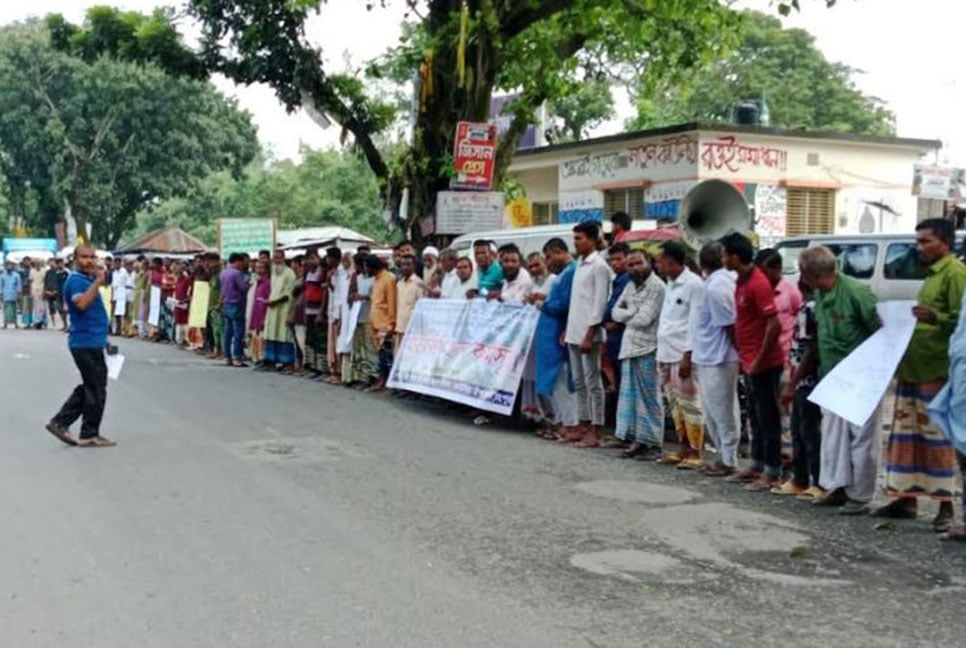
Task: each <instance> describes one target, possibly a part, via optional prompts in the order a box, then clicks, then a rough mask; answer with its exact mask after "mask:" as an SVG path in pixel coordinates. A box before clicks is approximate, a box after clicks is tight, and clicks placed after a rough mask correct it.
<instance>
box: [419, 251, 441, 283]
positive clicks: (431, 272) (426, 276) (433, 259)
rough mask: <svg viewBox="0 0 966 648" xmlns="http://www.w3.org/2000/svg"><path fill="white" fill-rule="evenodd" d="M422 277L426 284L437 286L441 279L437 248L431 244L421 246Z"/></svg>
mask: <svg viewBox="0 0 966 648" xmlns="http://www.w3.org/2000/svg"><path fill="white" fill-rule="evenodd" d="M422 277H423V281H424V282H425V283H426V285H428V286H438V285H439V284H440V282H442V280H443V278H442V276H440V267H439V250H438V249H437V248H435V247H434V246H432V245H427V246H426V247H424V248H423V272H422Z"/></svg>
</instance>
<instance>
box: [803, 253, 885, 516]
mask: <svg viewBox="0 0 966 648" xmlns="http://www.w3.org/2000/svg"><path fill="white" fill-rule="evenodd" d="M798 263H799V268H800V270H801V273H802V280H803V281H805V283H806V284H808V285H809V286H811V287H812V288H813V289H814V290H815V291H816V294H815V320H816V323H817V325H818V362H819V377H820V378H824V377H825V376H826V375H827V374H828V373H829V372H830V371H831V370H832V369H833V368H834V367H835V366H836V365H837V364H838V363H839V362H841V361H842V360H844V359H845V358H846V357H847V356H848V355H849V354H850V353H852V352H853V351H854V350H855V349H857V348H858V347H859V346H860V345H861V344H862V343H863V342H865V341H866V340H867V339H868V338H870V337H871V336H872V334H873V333H875V332H876V331H877V330H878V328H879V315H878V313H877V312H876V299H875V295H873V294H872V291H871V290H869V288H868V287H867V286H864V285H862V284H861V283H859V282H858V281H856V280H855V279H853V278H852V277H849V276H846V275H844V274H842V273H841V272H839V270H838V262H837V259H836V258H835V255H834V254H832V251H831V250H829V249H828V248H826V247H821V246H819V247H814V248H809V249H808V250H805V251H804V252H802V254H801V256H800V257H799V261H798ZM878 427H879V411H878V407H877V408H876V410H875V411H874V412H873V414H872V416H870V417H869V419H868V420H867V421H866V422H865V424H864V425H856V424H854V423H850V422H849V421H848V420H846V419H845V418H843V417H841V416H839V415H838V414H835V413H834V412H832V411H830V410H827V409H823V411H822V449H821V468H820V470H819V474H820V475H821V484H820V485H821V487H822V488H823V489H825V491H826V494H825V495H823V496H821V497H818V498H816V499H815V500H813V504H816V505H818V506H844V508H843V509H842V513H843V514H845V515H860V514H862V513H866V512H867V511H868V505H869V502H870V501H871V500H872V497H873V496H874V495H875V475H876V470H877V461H876V458H877V456H878V448H877V447H876V430H877V429H878Z"/></svg>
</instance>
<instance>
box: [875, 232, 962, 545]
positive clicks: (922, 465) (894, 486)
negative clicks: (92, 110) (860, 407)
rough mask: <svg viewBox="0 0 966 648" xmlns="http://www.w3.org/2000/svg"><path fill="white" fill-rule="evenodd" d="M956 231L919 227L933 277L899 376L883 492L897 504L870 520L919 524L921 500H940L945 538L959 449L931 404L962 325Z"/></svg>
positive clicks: (936, 522) (937, 526)
mask: <svg viewBox="0 0 966 648" xmlns="http://www.w3.org/2000/svg"><path fill="white" fill-rule="evenodd" d="M955 240H956V232H955V230H954V229H953V225H952V223H950V222H949V221H947V220H943V219H941V218H933V219H929V220H925V221H923V222H921V223H919V225H918V226H917V227H916V246H917V247H918V249H919V257H920V259H921V260H922V261H923V264H924V265H926V266H928V268H929V271H928V274H927V276H926V281H925V283H923V285H922V288H921V289H920V290H919V298H918V302H919V303H918V304H916V306H915V307H913V309H912V313H913V315H914V316H915V318H916V328H915V332H914V333H913V334H912V341H911V342H909V348H908V349H907V350H906V354H905V356H904V357H903V359H902V362H901V363H899V369H898V371H897V372H896V404H895V418H894V422H893V426H892V432H891V434H890V435H889V449H888V451H887V459H886V461H887V463H886V494H887V495H888V496H889V497H892V498H895V499H894V500H893V501H892V503H890V504H889V505H887V506H884V507H882V508H880V509H877V510H876V511H875V512H873V515H875V516H877V517H890V518H914V517H916V513H917V510H918V498H919V497H929V498H932V499H933V500H935V501H937V502H939V513H938V514H937V515H936V517H935V519H933V521H932V526H933V530H934V531H936V532H937V533H945V532H946V531H948V530H949V529H950V527H951V526H952V522H953V500H954V499H955V497H956V496H957V495H958V494H959V493H958V484H957V483H956V450H955V449H954V448H953V446H952V444H951V443H950V442H949V440H948V439H947V438H946V437H945V435H943V433H942V431H940V430H939V428H937V427H936V425H935V424H934V423H933V422H932V421H931V420H930V418H929V414H928V412H927V411H926V408H927V406H928V405H929V402H930V401H931V400H932V399H933V397H934V396H935V395H936V394H937V393H938V392H939V390H940V389H942V387H943V385H945V384H946V379H947V378H948V377H949V338H950V337H951V336H952V334H953V330H954V329H955V328H956V323H957V322H958V320H959V307H960V304H961V303H962V300H963V292H964V288H966V267H964V266H963V263H962V262H961V261H960V260H959V259H957V258H956V256H955V255H954V254H953V253H952V248H953V245H954V244H955Z"/></svg>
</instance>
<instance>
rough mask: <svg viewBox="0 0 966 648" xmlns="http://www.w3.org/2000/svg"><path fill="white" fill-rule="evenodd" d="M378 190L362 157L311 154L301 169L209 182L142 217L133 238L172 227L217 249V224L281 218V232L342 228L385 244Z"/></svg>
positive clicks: (277, 166)
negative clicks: (252, 219) (234, 219)
mask: <svg viewBox="0 0 966 648" xmlns="http://www.w3.org/2000/svg"><path fill="white" fill-rule="evenodd" d="M380 205H381V201H380V200H379V186H378V184H377V183H376V179H375V177H374V176H373V174H372V171H370V170H369V169H368V168H367V167H366V165H365V162H363V161H362V160H360V159H359V158H358V157H357V156H355V155H352V154H347V153H339V152H336V151H307V152H305V155H304V158H303V160H302V162H301V163H299V164H294V163H292V162H289V161H283V162H273V163H271V164H268V165H261V164H253V165H251V166H249V168H248V169H247V170H246V172H245V173H244V174H243V175H242V176H241V177H240V178H237V179H235V178H233V177H232V176H231V175H230V174H229V173H227V172H221V173H216V174H213V175H211V176H209V177H207V178H205V179H204V180H203V181H202V182H201V183H200V184H199V186H198V187H197V188H196V189H194V190H193V191H192V192H191V193H190V194H188V195H186V196H184V197H178V198H174V199H171V200H167V201H164V202H161V203H160V204H158V205H155V206H152V207H150V208H148V209H145V210H144V211H142V212H141V213H140V214H139V215H138V219H137V222H138V229H137V231H135V232H134V233H133V234H132V235H131V237H132V238H134V237H136V236H138V235H140V234H143V233H146V232H149V231H151V230H154V229H158V228H160V227H164V226H166V225H173V226H176V227H180V228H181V229H183V230H185V231H186V232H189V233H191V234H194V235H195V236H198V237H199V238H201V239H203V240H205V241H206V242H207V243H209V244H214V243H215V237H216V221H217V219H218V218H222V217H227V218H265V217H270V218H276V219H278V223H279V227H282V228H286V229H288V228H295V227H311V226H319V225H340V226H343V227H348V228H351V229H354V230H356V231H358V232H362V233H363V234H367V235H370V236H372V237H374V238H377V239H379V238H384V237H385V235H386V227H385V224H384V223H383V221H382V214H381V210H380Z"/></svg>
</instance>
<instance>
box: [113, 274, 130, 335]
mask: <svg viewBox="0 0 966 648" xmlns="http://www.w3.org/2000/svg"><path fill="white" fill-rule="evenodd" d="M127 282H128V273H127V270H126V269H125V268H124V266H123V265H122V260H121V258H120V257H118V258H116V259H114V272H113V273H112V274H111V295H112V296H111V301H112V302H113V303H114V317H113V318H112V319H113V320H114V327H113V328H114V335H121V334H122V333H123V332H124V313H125V311H127Z"/></svg>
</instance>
